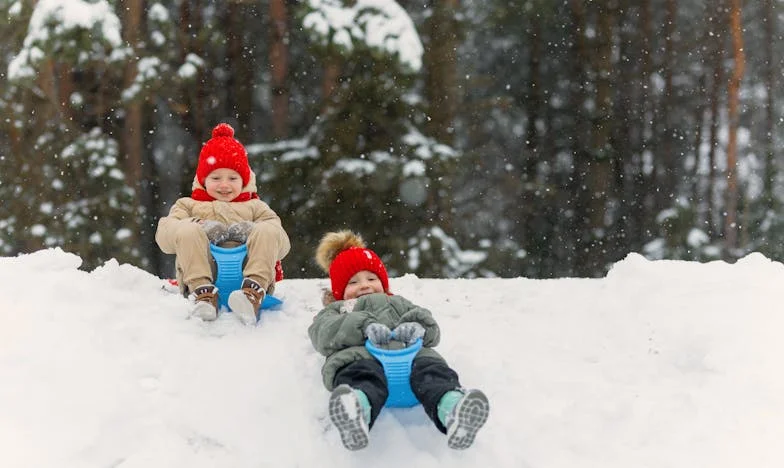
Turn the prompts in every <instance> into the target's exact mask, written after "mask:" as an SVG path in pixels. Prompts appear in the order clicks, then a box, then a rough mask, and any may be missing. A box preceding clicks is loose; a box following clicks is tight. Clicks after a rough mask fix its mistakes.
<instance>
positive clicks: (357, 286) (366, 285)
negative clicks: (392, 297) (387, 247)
mask: <svg viewBox="0 0 784 468" xmlns="http://www.w3.org/2000/svg"><path fill="white" fill-rule="evenodd" d="M380 292H384V286H383V285H382V284H381V280H380V279H378V275H376V274H375V273H373V272H372V271H367V270H362V271H360V272H359V273H357V274H355V275H354V276H352V277H351V279H350V280H348V284H347V285H346V290H345V291H343V299H356V298H358V297H359V296H364V295H365V294H373V293H380Z"/></svg>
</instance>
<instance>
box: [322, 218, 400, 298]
mask: <svg viewBox="0 0 784 468" xmlns="http://www.w3.org/2000/svg"><path fill="white" fill-rule="evenodd" d="M316 263H318V264H319V266H320V267H321V268H322V269H323V270H324V271H325V272H327V273H329V279H330V280H331V282H332V296H333V297H334V298H335V300H338V301H341V300H343V294H344V293H345V291H346V286H347V285H348V282H349V280H350V279H351V277H352V276H354V275H355V274H357V273H358V272H360V271H363V270H367V271H370V272H373V273H375V274H376V276H378V279H379V280H380V281H381V285H382V286H383V288H384V292H385V293H387V294H389V275H388V274H387V268H386V267H385V266H384V262H383V261H381V258H379V256H378V255H376V253H375V252H373V251H372V250H370V249H368V248H367V247H366V246H365V241H364V240H363V239H362V236H360V235H359V234H356V233H354V232H352V231H348V230H344V231H338V232H328V233H327V234H325V235H324V237H323V238H322V239H321V242H319V245H318V247H317V248H316Z"/></svg>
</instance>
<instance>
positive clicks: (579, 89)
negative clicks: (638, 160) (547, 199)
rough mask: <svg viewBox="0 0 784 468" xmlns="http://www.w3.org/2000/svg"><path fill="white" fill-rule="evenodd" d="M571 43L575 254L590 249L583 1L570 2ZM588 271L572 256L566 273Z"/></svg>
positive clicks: (572, 241)
mask: <svg viewBox="0 0 784 468" xmlns="http://www.w3.org/2000/svg"><path fill="white" fill-rule="evenodd" d="M569 6H570V11H571V16H572V28H571V30H572V31H573V35H574V36H573V40H572V41H571V42H572V50H571V54H572V57H571V60H569V64H570V70H569V73H570V75H571V76H572V77H573V80H572V92H571V96H570V99H569V107H570V108H571V109H574V112H575V113H576V115H575V122H574V128H575V135H574V138H572V140H571V141H572V148H571V150H572V157H573V159H574V168H573V169H572V174H571V177H570V178H569V179H568V180H569V185H568V193H569V194H570V199H569V200H566V204H567V206H568V205H569V204H570V203H571V204H573V210H574V213H575V214H574V216H572V217H571V220H569V221H567V223H568V224H567V227H566V228H565V231H566V232H567V233H569V235H570V236H571V238H570V239H569V242H568V243H569V244H571V245H572V246H574V250H575V252H582V251H584V249H587V248H590V238H589V233H588V229H589V222H588V212H589V204H590V200H591V195H590V193H589V191H588V190H587V187H586V184H585V178H586V177H587V173H588V171H589V170H590V165H589V163H590V152H589V151H588V149H587V148H588V145H589V143H588V142H589V135H590V129H589V126H588V124H587V119H586V118H585V117H586V116H585V108H586V101H587V99H588V97H587V92H586V89H585V83H586V82H587V73H586V68H587V67H588V66H589V65H588V64H589V60H590V57H589V56H588V45H587V42H586V31H587V27H588V25H587V19H586V12H585V5H584V4H583V0H570V2H569ZM589 271H590V268H589V267H588V266H587V265H586V264H585V261H584V259H583V258H582V256H580V255H578V254H577V253H575V254H574V255H572V256H571V265H570V270H569V272H568V274H569V276H575V275H577V276H585V275H587V274H588V273H589Z"/></svg>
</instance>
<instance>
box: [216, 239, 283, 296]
mask: <svg viewBox="0 0 784 468" xmlns="http://www.w3.org/2000/svg"><path fill="white" fill-rule="evenodd" d="M210 252H211V253H212V256H213V258H215V263H216V264H217V265H218V274H217V275H216V276H217V278H216V279H215V286H217V287H218V308H220V307H225V308H226V310H228V311H231V309H230V308H229V303H228V301H229V294H231V292H232V291H234V290H236V289H240V287H242V280H243V276H242V262H243V261H244V260H245V257H246V256H247V254H248V246H247V245H245V244H240V245H238V246H237V247H218V246H217V245H213V244H210ZM281 304H283V301H282V300H280V299H278V298H277V297H275V296H273V295H271V294H265V295H264V300H263V301H262V302H261V308H262V309H274V308H276V307H278V306H280V305H281Z"/></svg>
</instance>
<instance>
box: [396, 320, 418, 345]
mask: <svg viewBox="0 0 784 468" xmlns="http://www.w3.org/2000/svg"><path fill="white" fill-rule="evenodd" d="M392 333H393V334H394V337H395V339H396V340H398V341H402V342H403V343H405V344H407V345H412V344H414V342H415V341H416V340H418V339H420V338H424V336H425V327H423V326H422V325H420V324H418V323H416V322H403V323H401V324H400V325H398V326H397V327H395V331H393V332H392Z"/></svg>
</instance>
